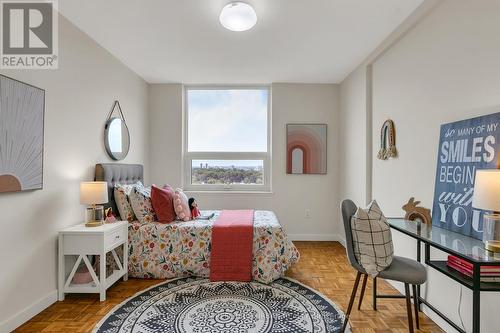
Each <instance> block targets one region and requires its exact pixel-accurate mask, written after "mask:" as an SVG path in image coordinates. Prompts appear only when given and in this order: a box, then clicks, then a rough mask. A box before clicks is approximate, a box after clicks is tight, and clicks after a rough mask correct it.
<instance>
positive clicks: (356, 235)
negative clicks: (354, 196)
mask: <svg viewBox="0 0 500 333" xmlns="http://www.w3.org/2000/svg"><path fill="white" fill-rule="evenodd" d="M351 227H352V239H353V243H354V255H355V256H356V259H357V260H358V262H359V264H360V265H361V266H362V267H363V268H364V269H365V271H366V272H367V273H368V274H370V275H373V276H377V274H378V273H379V272H381V271H383V270H384V269H386V268H387V267H389V266H390V264H391V262H392V257H393V255H394V248H393V245H392V236H391V230H390V227H389V224H388V223H387V219H386V218H385V216H384V214H383V213H382V211H381V210H380V207H379V206H378V204H377V202H376V201H375V200H373V201H372V202H370V204H369V205H368V207H367V208H366V209H363V208H358V210H357V211H356V213H355V214H354V216H353V217H352V219H351Z"/></svg>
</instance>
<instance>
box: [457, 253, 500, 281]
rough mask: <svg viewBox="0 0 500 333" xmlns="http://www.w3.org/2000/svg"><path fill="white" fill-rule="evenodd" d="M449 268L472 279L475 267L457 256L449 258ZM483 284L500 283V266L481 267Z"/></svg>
mask: <svg viewBox="0 0 500 333" xmlns="http://www.w3.org/2000/svg"><path fill="white" fill-rule="evenodd" d="M447 265H448V267H450V268H452V269H454V270H456V271H459V272H460V273H462V274H464V275H467V276H468V277H471V278H472V270H473V265H472V264H471V263H470V262H468V261H465V260H462V259H460V258H458V257H455V256H451V255H449V256H448V263H447ZM481 282H500V265H499V266H481Z"/></svg>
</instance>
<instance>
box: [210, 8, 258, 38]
mask: <svg viewBox="0 0 500 333" xmlns="http://www.w3.org/2000/svg"><path fill="white" fill-rule="evenodd" d="M219 21H220V24H222V26H223V27H224V28H226V29H228V30H231V31H247V30H250V29H252V28H253V26H254V25H255V24H256V23H257V14H256V13H255V10H254V9H253V7H252V6H250V5H249V4H247V3H244V2H239V1H236V2H231V3H229V4H227V5H226V6H225V7H224V8H222V11H221V12H220V16H219Z"/></svg>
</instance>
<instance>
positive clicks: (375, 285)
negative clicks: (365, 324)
mask: <svg viewBox="0 0 500 333" xmlns="http://www.w3.org/2000/svg"><path fill="white" fill-rule="evenodd" d="M372 304H373V310H375V311H377V278H376V277H374V278H373V301H372Z"/></svg>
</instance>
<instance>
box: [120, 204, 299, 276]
mask: <svg viewBox="0 0 500 333" xmlns="http://www.w3.org/2000/svg"><path fill="white" fill-rule="evenodd" d="M210 213H212V211H204V212H202V214H203V215H208V214H210ZM213 213H215V216H214V218H212V219H211V220H208V221H207V220H196V221H188V222H173V223H169V224H161V223H158V222H148V223H142V224H141V223H140V222H138V221H135V222H132V223H131V224H130V225H129V232H128V233H129V275H130V276H131V277H138V278H157V279H165V278H175V277H184V276H200V277H208V276H209V273H210V252H211V243H212V225H213V223H214V221H215V220H216V219H217V217H218V215H219V213H220V212H219V211H213ZM253 239H254V243H253V272H252V274H253V278H254V280H256V281H259V282H264V283H269V282H271V281H274V280H276V279H277V278H279V277H281V276H283V274H284V272H285V271H286V270H287V269H288V268H290V266H291V265H292V264H293V263H295V262H297V261H298V260H299V252H298V251H297V249H296V248H295V246H294V245H293V243H292V242H291V241H290V240H288V238H287V236H286V233H285V231H284V230H283V228H282V227H281V225H280V224H279V222H278V219H277V218H276V215H274V213H273V212H270V211H259V210H257V211H255V213H254V236H253Z"/></svg>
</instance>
